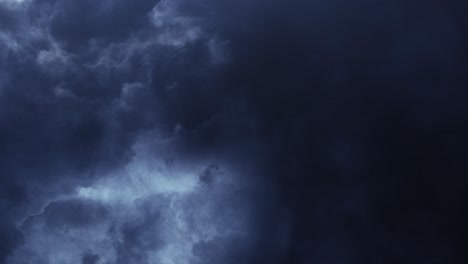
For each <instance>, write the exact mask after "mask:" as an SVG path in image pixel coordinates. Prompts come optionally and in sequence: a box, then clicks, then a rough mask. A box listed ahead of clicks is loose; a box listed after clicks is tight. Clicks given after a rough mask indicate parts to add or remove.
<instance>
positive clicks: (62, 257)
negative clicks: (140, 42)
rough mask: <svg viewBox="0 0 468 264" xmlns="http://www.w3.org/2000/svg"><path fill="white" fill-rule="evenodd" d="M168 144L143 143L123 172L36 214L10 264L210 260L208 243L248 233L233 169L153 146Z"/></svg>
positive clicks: (166, 263) (178, 263)
mask: <svg viewBox="0 0 468 264" xmlns="http://www.w3.org/2000/svg"><path fill="white" fill-rule="evenodd" d="M164 145H167V144H165V143H163V144H160V145H158V146H155V145H151V144H150V145H146V144H140V145H137V146H136V147H135V153H136V154H135V156H134V158H133V159H132V160H131V161H130V162H129V163H128V165H127V166H126V167H125V168H124V169H123V170H122V171H118V172H114V173H111V175H109V176H108V177H104V178H102V179H101V180H98V181H97V182H95V183H94V184H92V185H90V186H87V187H79V188H78V189H77V190H76V192H75V193H74V194H72V195H69V196H66V197H62V198H60V199H59V200H56V201H52V202H51V203H50V204H49V205H48V206H47V207H46V208H45V210H44V212H43V213H42V214H40V215H38V216H33V217H29V218H28V219H27V220H26V221H25V222H24V223H23V225H22V229H23V231H24V233H25V235H26V242H25V244H24V245H23V246H22V247H20V248H19V249H18V250H17V251H16V253H15V254H14V255H13V256H12V257H11V258H10V262H9V263H11V264H19V263H24V262H28V261H29V262H28V263H30V261H31V260H35V263H49V264H68V263H70V264H71V263H80V261H83V259H85V258H88V259H90V260H95V262H91V263H139V264H145V263H160V264H189V263H207V262H208V261H212V260H210V259H209V258H210V257H209V255H207V254H206V252H204V251H203V249H204V248H203V247H201V246H200V245H206V244H209V243H212V241H214V240H218V239H221V240H222V241H231V240H235V239H239V237H243V238H244V239H247V238H248V234H249V229H250V224H249V222H250V221H249V209H248V208H247V207H246V203H245V200H244V199H246V196H245V193H243V194H242V195H241V193H242V192H240V190H241V186H240V185H239V184H236V182H235V181H234V179H235V177H234V175H233V174H232V172H230V171H227V170H224V169H222V168H221V167H220V166H217V165H216V166H215V165H212V166H208V165H209V164H210V163H207V164H199V163H189V162H187V163H181V161H176V160H170V159H167V158H164V155H157V154H156V155H155V154H152V153H151V151H152V149H154V148H156V149H157V148H158V147H159V148H162V153H167V152H169V151H170V148H168V147H167V146H164ZM223 243H224V242H223ZM200 248H202V250H201V251H200ZM207 256H208V257H207ZM83 263H84V261H83Z"/></svg>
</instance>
